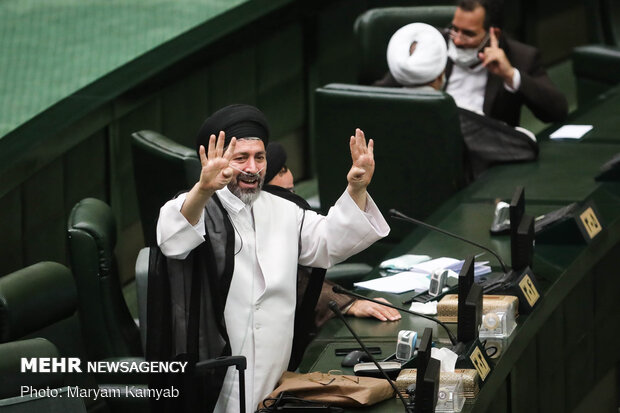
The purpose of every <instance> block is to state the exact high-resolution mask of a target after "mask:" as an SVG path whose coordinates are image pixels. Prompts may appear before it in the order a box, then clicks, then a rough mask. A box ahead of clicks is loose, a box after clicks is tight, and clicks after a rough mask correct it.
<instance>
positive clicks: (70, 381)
mask: <svg viewBox="0 0 620 413" xmlns="http://www.w3.org/2000/svg"><path fill="white" fill-rule="evenodd" d="M76 306H77V290H76V286H75V280H74V279H73V276H72V274H71V271H70V270H69V269H68V268H67V267H65V266H64V265H62V264H59V263H55V262H49V261H48V262H40V263H37V264H33V265H30V266H28V267H25V268H22V269H20V270H18V271H15V272H13V273H10V274H7V275H5V276H3V277H0V343H8V344H10V343H11V342H15V341H18V340H25V339H31V338H36V337H42V338H45V339H47V340H49V341H50V342H52V343H53V344H54V345H55V346H56V347H57V348H58V352H59V354H60V356H61V357H79V358H80V359H81V360H83V361H85V360H88V357H87V353H86V350H85V347H84V342H83V339H82V334H81V329H80V323H79V320H78V314H77V312H76ZM13 346H17V347H16V348H15V351H18V350H20V349H21V347H22V346H21V344H13ZM26 346H28V345H27V344H26ZM39 346H43V347H46V346H45V345H43V344H35V345H34V347H39ZM5 348H6V349H10V348H14V347H11V346H6V347H5ZM26 348H27V347H24V351H26V350H25V349H26ZM47 348H48V350H49V347H47ZM43 350H45V349H43ZM33 351H34V350H33ZM45 351H47V350H45ZM7 354H8V353H7ZM4 355H5V353H4V352H3V351H0V366H1V365H4V364H3V362H2V360H5V359H4V357H3V356H4ZM0 376H2V374H1V373H0ZM64 385H69V386H78V387H80V388H84V389H88V388H96V386H97V384H96V382H95V379H94V377H93V376H92V375H90V374H87V373H82V374H72V375H66V376H65V384H64ZM4 396H8V394H6V393H5V394H4ZM13 402H15V401H14V400H13V401H12V402H11V404H12V405H13V404H15V403H13ZM85 402H86V405H87V407H88V410H89V411H100V409H102V408H104V407H105V402H104V401H103V400H102V399H101V398H98V399H95V398H86V399H85ZM7 403H8V402H7ZM21 408H22V407H21V406H20V407H16V409H21ZM0 411H4V410H3V408H0ZM15 411H24V410H15ZM41 411H51V410H46V409H42V410H41ZM58 411H63V410H58Z"/></svg>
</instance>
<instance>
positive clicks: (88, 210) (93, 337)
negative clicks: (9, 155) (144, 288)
mask: <svg viewBox="0 0 620 413" xmlns="http://www.w3.org/2000/svg"><path fill="white" fill-rule="evenodd" d="M67 234H68V238H69V253H70V261H71V268H72V270H73V273H74V275H75V280H76V285H77V289H78V307H79V312H80V320H81V322H82V330H83V331H84V333H85V339H86V348H87V350H88V354H89V357H90V358H91V359H92V360H102V359H105V358H110V357H139V356H142V351H141V347H140V337H139V331H138V327H137V326H136V323H135V322H134V321H133V318H132V317H131V314H130V312H129V309H128V308H127V304H126V303H125V299H124V297H123V292H122V287H121V284H120V278H119V274H118V265H117V262H116V255H115V253H114V248H115V246H116V219H115V218H114V214H113V213H112V209H111V208H110V207H109V206H108V205H107V204H106V203H105V202H103V201H100V200H98V199H95V198H86V199H83V200H81V201H80V202H78V203H77V204H76V205H75V206H74V207H73V210H72V211H71V214H70V216H69V223H68V229H67Z"/></svg>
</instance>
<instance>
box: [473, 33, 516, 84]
mask: <svg viewBox="0 0 620 413" xmlns="http://www.w3.org/2000/svg"><path fill="white" fill-rule="evenodd" d="M489 36H490V45H489V47H485V48H484V50H483V51H482V52H480V53H479V54H478V57H479V58H480V60H482V65H483V66H484V67H486V68H487V70H488V71H489V72H491V73H493V74H494V75H497V76H500V77H501V78H502V79H504V82H506V83H507V84H508V85H509V86H511V87H512V76H513V74H514V67H513V66H512V65H511V64H510V61H509V60H508V57H506V53H504V49H502V48H500V47H499V41H498V40H497V37H498V36H499V29H497V28H495V27H491V29H490V32H489Z"/></svg>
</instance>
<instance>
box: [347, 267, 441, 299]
mask: <svg viewBox="0 0 620 413" xmlns="http://www.w3.org/2000/svg"><path fill="white" fill-rule="evenodd" d="M430 283H431V280H430V277H429V276H428V275H425V274H421V273H418V272H410V271H407V272H401V273H400V274H396V275H390V276H387V277H381V278H375V279H374V280H369V281H361V282H357V283H355V284H353V285H355V286H356V287H358V288H365V289H367V290H373V291H381V292H385V293H392V294H400V293H404V292H407V291H412V290H418V291H425V290H428V287H429V285H430Z"/></svg>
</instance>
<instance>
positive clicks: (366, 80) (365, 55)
mask: <svg viewBox="0 0 620 413" xmlns="http://www.w3.org/2000/svg"><path fill="white" fill-rule="evenodd" d="M455 9H456V7H454V6H419V7H384V8H377V9H371V10H368V11H367V12H365V13H363V14H361V15H360V16H359V17H358V18H357V20H356V21H355V25H354V29H353V30H354V32H355V38H356V40H357V47H358V56H359V60H358V81H359V83H362V84H371V83H372V82H374V81H375V80H377V79H380V78H381V77H383V75H384V74H385V73H386V72H387V71H388V66H387V59H386V52H387V46H388V42H389V41H390V38H391V37H392V35H393V34H394V32H396V30H398V29H400V28H401V27H403V26H404V25H406V24H409V23H415V22H423V23H427V24H430V25H432V26H436V27H438V28H442V27H446V26H447V25H448V24H449V23H450V22H451V21H452V16H453V15H454V10H455Z"/></svg>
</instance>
